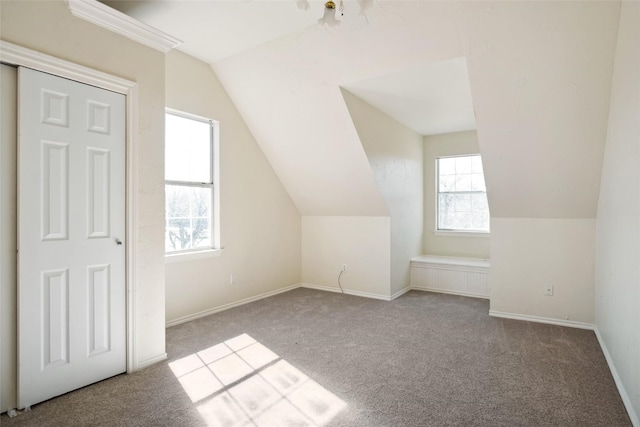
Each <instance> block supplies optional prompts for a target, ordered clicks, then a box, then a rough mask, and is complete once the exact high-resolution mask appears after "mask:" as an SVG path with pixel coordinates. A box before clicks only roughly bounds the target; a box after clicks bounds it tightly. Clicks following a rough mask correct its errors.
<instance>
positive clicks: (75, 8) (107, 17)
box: [67, 0, 182, 53]
mask: <svg viewBox="0 0 640 427" xmlns="http://www.w3.org/2000/svg"><path fill="white" fill-rule="evenodd" d="M67 6H68V7H69V10H70V11H71V14H72V15H74V16H76V17H78V18H80V19H84V20H85V21H88V22H91V23H92V24H95V25H98V26H100V27H102V28H106V29H107V30H109V31H111V32H114V33H116V34H120V35H121V36H124V37H126V38H128V39H130V40H133V41H135V42H138V43H141V44H143V45H145V46H149V47H151V48H153V49H155V50H159V51H160V52H163V53H167V52H169V51H170V50H171V49H173V48H175V47H177V46H179V45H181V44H182V41H181V40H179V39H177V38H175V37H173V36H170V35H169V34H167V33H164V32H162V31H160V30H157V29H155V28H153V27H152V26H150V25H147V24H145V23H142V22H140V21H138V20H137V19H134V18H132V17H130V16H128V15H125V14H124V13H122V12H120V11H118V10H115V9H113V8H111V7H109V6H107V5H106V4H102V3H100V2H99V1H96V0H67Z"/></svg>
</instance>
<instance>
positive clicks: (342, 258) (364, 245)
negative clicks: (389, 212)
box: [302, 216, 391, 299]
mask: <svg viewBox="0 0 640 427" xmlns="http://www.w3.org/2000/svg"><path fill="white" fill-rule="evenodd" d="M342 264H346V265H347V268H348V271H347V272H346V273H344V274H342V277H341V278H340V283H341V285H342V288H343V289H344V291H345V293H351V294H355V295H362V296H368V297H373V298H380V299H389V297H390V291H391V288H390V280H391V224H390V219H389V217H373V216H372V217H356V216H343V217H336V216H303V217H302V282H303V284H305V285H309V286H312V287H313V286H315V287H320V288H331V289H333V290H336V291H339V290H340V288H339V287H338V276H339V274H340V271H341V267H342Z"/></svg>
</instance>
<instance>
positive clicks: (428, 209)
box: [423, 130, 491, 259]
mask: <svg viewBox="0 0 640 427" xmlns="http://www.w3.org/2000/svg"><path fill="white" fill-rule="evenodd" d="M465 154H480V147H479V146H478V136H477V134H476V131H474V130H471V131H466V132H453V133H445V134H441V135H427V136H425V137H424V243H423V248H424V253H425V254H428V255H442V256H458V257H469V258H483V259H488V258H489V257H490V256H489V249H490V248H489V245H490V242H491V240H490V235H486V236H485V235H473V236H460V237H458V236H450V235H436V233H435V230H436V197H437V195H436V181H437V180H436V159H437V158H438V157H442V156H455V155H465Z"/></svg>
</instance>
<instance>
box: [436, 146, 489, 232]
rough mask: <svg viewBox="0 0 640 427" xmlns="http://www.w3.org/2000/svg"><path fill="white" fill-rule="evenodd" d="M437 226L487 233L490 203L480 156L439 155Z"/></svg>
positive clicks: (448, 229) (450, 229)
mask: <svg viewBox="0 0 640 427" xmlns="http://www.w3.org/2000/svg"><path fill="white" fill-rule="evenodd" d="M436 170H437V181H438V184H437V189H438V196H437V197H438V200H437V229H438V230H439V231H466V232H483V233H488V232H489V203H488V202H487V189H486V186H485V182H484V172H483V169H482V158H481V157H480V155H471V156H452V157H440V158H438V159H436Z"/></svg>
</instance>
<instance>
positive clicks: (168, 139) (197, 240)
mask: <svg viewBox="0 0 640 427" xmlns="http://www.w3.org/2000/svg"><path fill="white" fill-rule="evenodd" d="M217 134H218V124H217V122H214V121H213V120H209V119H204V118H201V117H195V116H192V115H187V114H184V113H179V112H173V111H171V112H169V111H168V112H167V113H166V115H165V251H166V253H167V254H169V253H180V252H187V251H188V252H192V251H199V250H206V249H212V248H215V247H216V246H217V244H218V241H217V240H218V239H217V238H216V231H217V230H216V216H217V215H216V214H215V213H216V208H217V203H216V197H215V194H216V191H217V188H215V184H216V182H215V181H216V179H215V177H216V173H215V172H216V168H215V165H216V162H217V153H216V147H217Z"/></svg>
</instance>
